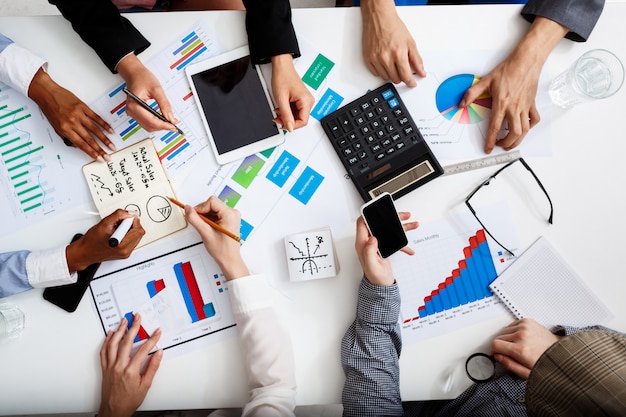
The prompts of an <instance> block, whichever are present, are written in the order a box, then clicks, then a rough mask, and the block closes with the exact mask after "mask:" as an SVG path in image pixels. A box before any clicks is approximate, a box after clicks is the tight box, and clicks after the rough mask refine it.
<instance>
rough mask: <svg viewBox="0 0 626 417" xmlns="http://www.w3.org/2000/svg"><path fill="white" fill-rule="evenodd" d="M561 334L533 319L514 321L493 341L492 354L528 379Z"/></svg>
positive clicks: (514, 371)
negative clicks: (552, 331) (539, 360)
mask: <svg viewBox="0 0 626 417" xmlns="http://www.w3.org/2000/svg"><path fill="white" fill-rule="evenodd" d="M558 340H559V336H557V335H555V334H553V333H551V332H550V331H549V330H548V329H546V328H545V327H543V326H542V325H540V324H539V323H537V322H536V321H534V320H532V319H521V320H517V321H514V322H513V323H511V324H510V325H508V326H507V327H505V328H504V329H502V330H501V331H500V333H499V334H498V336H496V338H495V339H493V342H492V343H491V354H492V355H493V356H494V358H495V359H496V361H498V362H500V363H501V364H502V366H504V367H505V368H506V369H508V370H509V371H511V372H513V373H515V374H516V375H518V376H520V377H522V378H524V379H528V375H530V371H531V369H532V368H533V366H535V363H537V360H538V359H539V358H540V357H541V355H543V353H544V352H545V351H546V350H547V349H548V348H549V347H550V346H552V345H553V344H554V343H555V342H557V341H558Z"/></svg>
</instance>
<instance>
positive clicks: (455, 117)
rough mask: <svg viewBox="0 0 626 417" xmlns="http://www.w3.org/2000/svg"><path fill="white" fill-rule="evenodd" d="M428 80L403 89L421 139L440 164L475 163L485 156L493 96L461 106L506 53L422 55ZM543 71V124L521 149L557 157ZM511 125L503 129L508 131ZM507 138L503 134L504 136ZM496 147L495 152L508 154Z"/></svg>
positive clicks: (539, 106)
mask: <svg viewBox="0 0 626 417" xmlns="http://www.w3.org/2000/svg"><path fill="white" fill-rule="evenodd" d="M420 52H421V55H422V58H423V60H424V66H425V68H426V73H427V75H426V77H425V78H419V77H417V76H416V77H417V86H416V87H415V88H409V87H406V86H405V85H400V86H398V91H399V93H400V95H401V96H402V99H403V100H404V101H405V103H406V105H407V107H408V109H409V111H410V112H411V115H412V116H413V119H414V120H415V122H416V123H417V125H418V128H419V129H420V132H421V133H422V136H424V139H425V140H426V141H427V142H428V144H429V146H430V148H431V149H432V150H433V152H434V153H435V155H436V156H437V158H438V159H440V160H451V161H458V160H470V159H476V158H481V157H484V156H485V152H484V146H485V138H486V136H487V130H488V127H489V120H490V118H491V114H492V111H493V104H492V98H491V95H490V94H489V92H484V93H483V94H480V95H479V96H478V97H477V98H476V99H474V101H473V102H472V103H471V104H470V105H469V106H467V107H466V108H460V107H459V103H460V101H461V100H462V99H463V96H464V95H465V92H466V91H467V90H468V89H469V88H471V87H472V86H474V85H476V84H477V83H478V82H479V81H480V80H481V79H482V78H483V77H484V76H485V75H487V74H488V73H489V71H491V70H492V69H493V68H495V66H496V65H498V64H499V63H500V62H501V60H502V59H504V57H506V53H507V51H497V50H469V51H420ZM546 74H547V71H546V68H545V67H544V71H543V72H542V74H541V77H540V79H539V85H538V88H537V97H536V99H535V103H536V106H537V109H538V111H539V114H540V115H541V122H540V123H539V124H537V125H536V126H535V127H534V128H533V129H531V130H530V132H529V133H528V134H527V135H526V137H525V138H524V140H523V142H522V143H521V145H519V146H518V147H517V148H516V149H519V150H520V151H521V152H522V154H523V155H524V156H551V155H552V137H551V125H552V111H551V103H550V97H549V96H548V85H549V83H550V80H549V78H548V76H547V75H546ZM505 127H506V126H503V128H505ZM504 135H506V130H504V129H503V130H502V131H501V132H500V134H499V138H500V137H504ZM503 152H504V150H503V149H502V148H499V147H496V148H495V149H494V150H493V154H498V153H503Z"/></svg>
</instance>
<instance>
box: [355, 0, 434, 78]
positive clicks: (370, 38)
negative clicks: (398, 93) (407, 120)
mask: <svg viewBox="0 0 626 417" xmlns="http://www.w3.org/2000/svg"><path fill="white" fill-rule="evenodd" d="M361 17H362V20H363V38H362V44H363V59H364V60H365V64H366V65H367V68H368V69H369V70H370V72H371V73H372V74H374V75H376V76H379V77H381V78H382V79H383V80H391V81H392V82H393V83H394V84H398V83H400V82H404V83H405V84H406V85H407V86H409V87H415V85H416V84H417V83H416V82H415V78H414V77H413V71H415V73H416V74H417V75H419V76H420V77H425V76H426V71H425V70H424V64H423V62H422V57H421V56H420V54H419V52H418V51H417V45H416V44H415V40H414V39H413V37H412V36H411V34H410V33H409V31H408V29H407V27H406V26H405V24H404V22H403V21H402V19H400V16H398V13H397V11H396V5H395V3H394V1H393V0H362V1H361Z"/></svg>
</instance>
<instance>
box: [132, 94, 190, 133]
mask: <svg viewBox="0 0 626 417" xmlns="http://www.w3.org/2000/svg"><path fill="white" fill-rule="evenodd" d="M123 91H124V92H125V93H126V95H127V96H128V97H130V98H132V99H133V100H135V101H136V102H137V103H139V104H140V105H141V107H143V108H144V109H146V110H148V111H149V112H150V113H152V115H153V116H155V117H156V118H157V119H159V120H162V121H164V122H166V123H169V124H171V125H172V126H174V127H175V128H176V130H177V131H178V133H180V134H181V135H183V136H185V134H184V133H183V131H182V130H180V129H179V128H178V126H176V125H175V124H174V123H172V122H170V121H169V120H167V119H166V118H165V116H163V115H162V114H161V113H159V112H158V111H156V110H154V109H153V108H152V107H150V106H149V105H148V103H146V102H145V101H143V100H142V99H140V98H139V97H137V96H136V95H134V94H133V93H131V92H130V91H128V88H126V87H124V89H123Z"/></svg>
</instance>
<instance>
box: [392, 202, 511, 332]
mask: <svg viewBox="0 0 626 417" xmlns="http://www.w3.org/2000/svg"><path fill="white" fill-rule="evenodd" d="M481 213H482V214H484V215H485V216H488V218H490V219H497V222H495V221H494V222H493V223H490V228H491V225H492V224H493V227H494V230H497V231H498V236H499V237H500V236H501V237H502V238H504V239H505V241H506V242H515V244H514V245H513V246H514V249H513V251H515V248H517V247H518V244H517V243H516V242H518V238H517V236H516V233H515V231H514V230H513V228H512V226H511V225H512V224H513V220H512V217H511V215H510V212H509V209H508V206H507V204H506V203H504V202H502V203H496V204H492V205H489V206H487V207H481ZM407 238H408V239H409V246H410V247H411V248H412V249H413V250H414V251H415V255H413V256H408V255H405V254H404V253H396V254H394V255H392V256H391V258H390V260H391V264H392V266H393V271H394V274H395V276H396V281H397V282H398V286H399V288H400V295H401V298H402V307H401V313H400V314H401V317H400V324H401V328H402V338H403V340H404V341H405V342H406V343H411V342H417V341H420V340H424V339H428V338H431V337H435V336H438V335H442V334H445V333H450V332H453V331H455V330H456V329H461V328H465V327H468V326H471V325H473V324H476V323H478V322H480V321H484V320H488V319H491V318H495V317H499V316H502V315H510V313H509V312H508V309H507V308H506V307H505V306H504V304H503V303H502V302H501V301H500V300H499V299H498V298H497V297H495V296H494V295H493V293H492V292H491V290H490V289H489V284H491V283H492V282H493V281H494V280H495V279H496V278H497V276H498V274H499V273H501V272H502V271H503V270H504V269H506V267H508V265H509V264H511V263H512V262H513V260H514V259H515V258H514V257H512V256H511V255H510V254H508V253H507V252H506V251H504V250H503V249H502V248H500V247H499V246H498V245H497V244H496V243H495V242H493V240H492V239H491V238H490V237H489V236H488V235H487V234H486V233H485V231H484V230H483V229H482V228H481V226H480V224H479V223H478V222H477V221H476V220H475V219H474V217H473V216H472V215H471V214H470V212H469V210H467V209H465V210H461V211H459V212H458V213H455V214H454V215H452V216H449V217H446V218H443V219H441V220H437V221H434V222H429V223H423V224H420V226H419V228H418V229H416V230H413V231H410V232H408V233H407Z"/></svg>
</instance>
